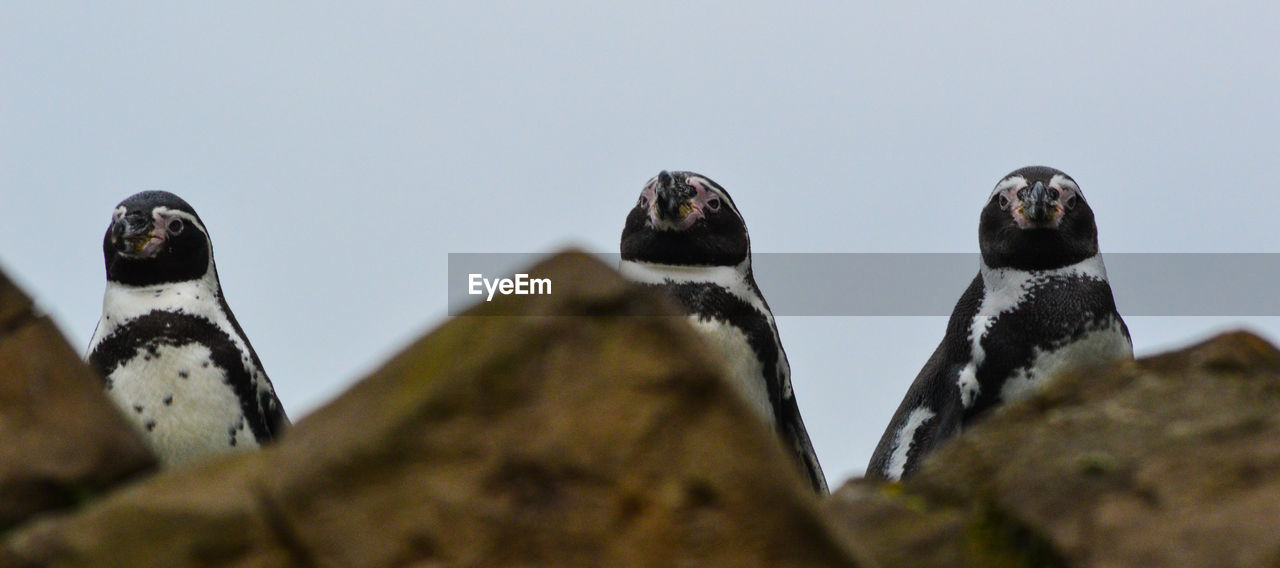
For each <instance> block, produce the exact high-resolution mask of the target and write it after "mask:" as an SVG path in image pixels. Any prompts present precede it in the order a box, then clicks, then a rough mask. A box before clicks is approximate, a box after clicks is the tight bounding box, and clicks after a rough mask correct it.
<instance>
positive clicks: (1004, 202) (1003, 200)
mask: <svg viewBox="0 0 1280 568" xmlns="http://www.w3.org/2000/svg"><path fill="white" fill-rule="evenodd" d="M1000 208H1001V209H1004V210H1008V209H1009V197H1008V196H1006V195H1005V194H1003V193H1001V194H1000Z"/></svg>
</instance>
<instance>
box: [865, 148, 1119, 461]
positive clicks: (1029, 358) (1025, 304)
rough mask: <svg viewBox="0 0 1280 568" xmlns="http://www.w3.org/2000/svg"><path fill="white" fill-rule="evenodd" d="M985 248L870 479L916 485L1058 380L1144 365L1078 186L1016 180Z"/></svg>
mask: <svg viewBox="0 0 1280 568" xmlns="http://www.w3.org/2000/svg"><path fill="white" fill-rule="evenodd" d="M978 240H979V245H980V248H981V251H982V261H981V267H980V269H979V271H978V275H977V276H976V277H975V278H974V279H973V282H972V283H971V284H970V285H969V287H968V289H966V290H965V291H964V294H963V295H961V296H960V300H959V301H958V302H957V303H956V306H955V310H954V311H953V312H952V314H951V319H950V321H949V322H948V323H947V330H946V334H945V335H944V336H943V339H942V343H941V344H940V345H938V348H937V349H936V350H935V351H934V352H933V356H931V357H930V358H929V360H928V362H926V363H925V365H924V368H923V369H921V370H920V374H919V375H918V376H916V379H915V382H914V383H912V384H911V387H910V388H909V389H908V391H907V394H906V397H905V398H904V399H903V401H902V404H901V405H900V406H899V407H898V410H897V412H896V413H895V414H894V416H893V419H892V420H891V421H890V422H889V426H888V428H887V429H886V430H885V432H884V435H883V436H882V437H881V439H880V443H879V444H878V445H877V446H876V449H875V452H874V453H873V454H872V456H871V461H870V463H869V464H868V466H867V472H866V476H867V477H868V478H871V479H879V480H889V481H897V480H900V479H903V478H904V477H908V476H910V475H911V474H912V473H913V472H915V471H916V469H917V468H918V467H919V465H920V460H921V459H922V458H923V457H924V456H925V455H927V454H928V453H929V452H931V451H932V450H933V449H935V448H937V447H938V445H939V444H941V443H942V442H944V441H946V440H947V439H949V438H951V437H952V436H955V435H957V434H959V433H961V432H962V431H963V430H964V429H965V428H966V427H968V426H969V425H970V424H972V423H973V422H974V421H975V420H978V419H980V418H982V417H983V416H984V415H986V414H987V413H989V412H990V411H991V410H992V408H994V407H996V406H998V405H1001V404H1006V403H1011V402H1014V401H1017V400H1021V399H1024V398H1026V397H1028V396H1030V395H1032V394H1034V393H1036V392H1038V391H1039V390H1041V389H1042V387H1043V386H1044V385H1045V383H1046V381H1048V380H1049V379H1050V378H1052V377H1054V376H1055V375H1057V374H1059V373H1062V372H1064V371H1067V370H1070V369H1073V368H1079V367H1083V366H1090V365H1101V364H1106V363H1110V362H1114V361H1120V360H1124V359H1131V358H1132V357H1133V343H1132V342H1131V341H1130V339H1129V328H1128V326H1126V325H1125V323H1124V320H1123V319H1122V318H1121V317H1120V314H1119V312H1117V311H1116V304H1115V299H1114V298H1113V297H1112V294H1111V285H1110V284H1109V283H1108V281H1107V271H1106V268H1105V267H1104V266H1103V263H1102V255H1101V253H1100V252H1099V250H1098V228H1097V226H1096V224H1095V223H1094V218H1093V210H1092V209H1090V208H1089V204H1088V203H1087V202H1086V201H1085V199H1084V194H1083V193H1081V191H1080V186H1079V185H1078V184H1076V182H1075V180H1074V179H1072V178H1071V177H1070V176H1068V175H1067V174H1065V173H1063V172H1061V171H1059V170H1056V169H1053V168H1049V167H1044V166H1032V167H1026V168H1022V169H1019V170H1016V171H1014V172H1012V173H1010V174H1009V175H1007V176H1005V177H1004V178H1003V179H1001V180H1000V181H999V183H997V184H996V187H995V190H994V191H992V192H991V196H990V197H989V198H988V199H987V204H986V206H985V207H984V208H983V210H982V216H981V218H980V221H979V225H978Z"/></svg>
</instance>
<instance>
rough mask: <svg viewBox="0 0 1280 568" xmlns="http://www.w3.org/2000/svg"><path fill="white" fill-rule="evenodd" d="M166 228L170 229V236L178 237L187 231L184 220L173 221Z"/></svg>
mask: <svg viewBox="0 0 1280 568" xmlns="http://www.w3.org/2000/svg"><path fill="white" fill-rule="evenodd" d="M165 228H166V229H168V231H169V234H170V235H177V234H180V233H182V229H185V228H186V225H185V224H184V223H183V222H182V219H171V220H170V221H169V224H168V225H165Z"/></svg>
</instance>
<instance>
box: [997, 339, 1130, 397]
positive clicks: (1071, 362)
mask: <svg viewBox="0 0 1280 568" xmlns="http://www.w3.org/2000/svg"><path fill="white" fill-rule="evenodd" d="M1132 357H1133V346H1132V344H1130V343H1129V339H1128V338H1126V337H1125V336H1124V332H1123V331H1121V328H1120V322H1119V321H1118V320H1113V321H1111V322H1110V325H1106V326H1103V327H1099V328H1098V329H1094V330H1091V331H1089V332H1087V333H1085V334H1084V335H1082V336H1081V337H1079V338H1077V339H1075V340H1073V341H1069V342H1063V343H1061V344H1059V345H1053V346H1050V347H1049V348H1047V349H1042V348H1039V347H1037V348H1036V349H1035V350H1034V356H1033V357H1032V360H1031V363H1029V364H1028V365H1026V366H1024V367H1021V368H1019V369H1015V370H1014V372H1013V373H1012V374H1010V375H1009V378H1008V379H1006V380H1005V382H1004V385H1003V386H1001V387H1000V400H1001V401H1003V402H1013V401H1017V400H1022V399H1024V398H1026V397H1028V396H1030V395H1032V394H1034V393H1036V392H1037V391H1039V390H1040V389H1041V388H1043V387H1044V383H1045V381H1047V380H1048V379H1050V378H1052V377H1054V376H1056V375H1058V374H1059V373H1062V372H1065V371H1068V370H1071V369H1073V368H1077V367H1081V366H1086V365H1099V364H1104V363H1108V362H1112V361H1121V360H1124V359H1129V358H1132Z"/></svg>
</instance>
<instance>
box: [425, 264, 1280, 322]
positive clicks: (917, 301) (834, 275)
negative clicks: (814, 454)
mask: <svg viewBox="0 0 1280 568" xmlns="http://www.w3.org/2000/svg"><path fill="white" fill-rule="evenodd" d="M595 256H596V257H597V258H599V259H600V260H601V262H604V263H605V264H607V265H609V266H612V267H617V266H618V261H619V258H618V255H617V254H598V255H595ZM546 258H547V255H545V254H533V253H450V254H449V269H448V279H449V314H450V315H459V314H461V313H462V312H464V311H466V310H467V309H468V308H470V307H472V306H474V305H476V304H479V303H484V302H485V301H486V300H487V299H488V298H489V297H490V296H491V295H492V297H493V298H494V299H496V298H497V297H499V296H501V295H503V292H509V295H512V296H514V297H516V298H533V297H535V296H534V294H536V293H538V292H545V291H546V289H547V288H549V289H550V292H551V293H553V294H554V293H555V285H556V284H555V282H549V283H531V282H529V280H530V278H525V281H524V282H523V287H521V284H522V282H520V281H518V280H517V279H516V275H517V274H518V271H521V270H527V269H528V268H530V267H532V266H533V265H535V264H537V263H538V262H540V261H543V260H546ZM1104 259H1105V262H1106V267H1107V275H1108V278H1109V280H1110V281H1111V289H1112V291H1113V292H1114V293H1115V298H1116V305H1117V306H1118V307H1119V309H1120V313H1121V314H1122V315H1126V316H1280V294H1277V283H1280V254H1275V253H1112V254H1105V255H1104ZM752 262H753V264H752V266H753V267H754V271H755V277H756V283H757V284H759V286H760V289H761V290H762V291H763V292H764V295H765V298H766V299H767V300H768V301H769V305H770V307H771V308H772V309H773V313H774V315H778V316H947V315H950V314H951V310H952V308H953V307H954V306H955V303H956V300H957V299H959V298H960V294H961V293H962V292H964V289H965V287H967V286H968V285H969V282H970V281H972V280H973V278H974V276H976V275H977V273H978V266H979V256H978V254H976V253H974V254H961V253H756V254H755V255H753V260H752ZM504 278H506V279H511V280H512V281H511V282H510V283H509V285H507V286H505V288H504V286H503V284H502V282H501V281H500V280H501V279H504ZM477 290H479V292H480V293H479V294H476V293H474V292H476V291H477ZM521 291H523V292H524V294H520V292H521ZM518 303H519V302H516V303H513V304H508V305H513V306H515V307H512V308H511V311H512V312H513V313H514V312H516V311H519V307H518Z"/></svg>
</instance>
